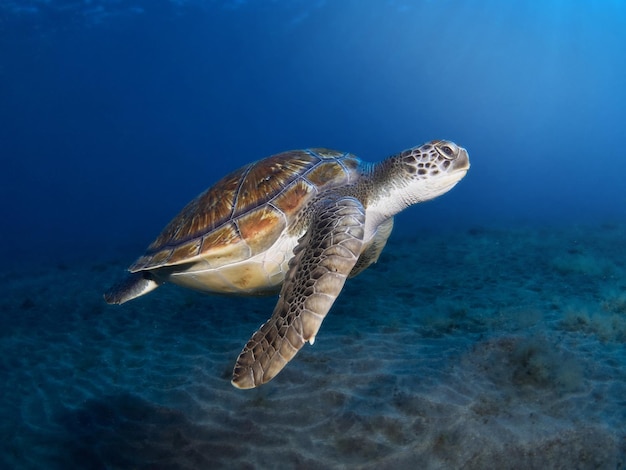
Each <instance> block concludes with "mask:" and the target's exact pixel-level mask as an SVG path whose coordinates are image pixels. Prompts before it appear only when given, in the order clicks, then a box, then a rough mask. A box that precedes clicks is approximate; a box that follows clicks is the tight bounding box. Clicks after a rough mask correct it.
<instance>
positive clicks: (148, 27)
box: [0, 0, 626, 262]
mask: <svg viewBox="0 0 626 470" xmlns="http://www.w3.org/2000/svg"><path fill="white" fill-rule="evenodd" d="M624 51H626V6H624V5H623V4H622V3H621V2H618V1H609V0H605V1H595V2H590V1H583V0H570V1H559V0H543V1H541V2H539V1H525V2H524V1H506V2H503V1H499V0H498V1H495V0H493V1H488V0H483V1H471V2H470V1H462V0H442V1H425V0H424V1H406V2H402V1H371V0H369V1H364V0H359V1H357V0H341V1H339V0H337V1H327V2H325V1H304V0H302V1H282V2H281V1H272V2H265V1H249V2H246V1H231V2H211V1H188V2H185V1H165V0H150V1H147V0H144V1H141V0H138V1H132V2H131V1H128V2H124V1H97V0H93V1H87V2H75V1H50V2H48V1H25V0H24V1H1V2H0V159H1V166H0V195H1V201H2V220H3V222H2V230H1V234H0V237H1V243H0V255H1V256H2V258H3V259H5V260H9V262H10V261H15V260H20V259H23V258H27V259H29V260H37V259H51V260H58V259H63V258H64V257H70V256H76V255H78V256H96V255H101V254H105V255H107V254H116V255H117V254H119V253H121V252H124V254H125V255H126V253H127V252H126V251H125V250H127V249H128V250H129V252H130V250H131V249H132V250H133V252H132V253H135V252H137V253H136V254H138V251H140V250H141V249H142V248H143V247H144V246H145V245H146V244H147V243H149V242H150V241H151V240H152V239H153V238H154V236H155V235H156V234H157V233H158V231H159V230H160V229H161V227H162V226H163V225H164V224H165V223H166V222H167V221H168V220H169V219H170V218H171V217H172V216H173V215H174V214H175V213H176V212H177V211H178V210H179V209H180V208H181V207H182V206H183V205H184V204H185V203H186V202H187V201H188V200H189V199H191V198H192V197H194V196H195V195H196V194H197V193H199V192H200V191H202V190H203V189H204V188H205V187H207V186H208V185H210V184H211V183H213V182H214V181H216V180H217V179H218V178H219V177H220V176H222V175H223V174H224V173H225V172H227V171H229V170H232V169H233V168H236V167H238V166H240V165H242V164H244V163H246V162H248V161H250V160H255V159H258V158H262V157H264V156H267V155H269V154H272V153H276V152H279V151H282V150H287V149H291V148H302V147H308V146H326V147H331V148H337V149H340V150H347V151H351V152H354V153H356V154H357V155H359V156H360V157H361V158H363V159H365V160H379V159H381V158H384V157H386V156H388V155H390V154H392V153H395V152H397V151H400V150H402V149H404V148H406V147H410V146H413V145H417V144H420V143H422V142H424V141H427V140H430V139H433V138H447V139H451V140H454V141H456V142H457V143H459V144H460V145H463V146H465V147H466V148H468V150H469V151H470V156H471V158H472V169H471V171H470V173H469V174H468V176H467V177H466V179H465V180H464V181H463V182H462V183H461V184H460V185H459V186H458V187H457V188H455V189H454V190H453V191H452V192H451V193H450V194H448V195H446V196H444V197H442V198H441V199H439V200H438V201H436V202H432V203H429V204H425V205H423V206H422V207H419V208H413V209H412V210H411V211H408V212H407V213H406V215H403V216H402V217H401V218H400V221H399V223H398V224H397V225H396V227H397V229H396V231H398V232H400V233H401V234H404V235H411V234H415V233H419V231H420V230H425V229H439V228H442V227H443V228H449V227H472V226H476V225H516V224H527V223H539V224H544V223H550V224H552V223H557V224H558V223H583V224H586V223H596V222H604V221H615V220H622V219H623V217H624V215H625V214H626V190H625V189H624V174H625V170H626V161H625V158H624V157H625V156H626V152H625V151H624V129H625V126H626V86H625V85H624V84H625V83H626V53H625V52H624Z"/></svg>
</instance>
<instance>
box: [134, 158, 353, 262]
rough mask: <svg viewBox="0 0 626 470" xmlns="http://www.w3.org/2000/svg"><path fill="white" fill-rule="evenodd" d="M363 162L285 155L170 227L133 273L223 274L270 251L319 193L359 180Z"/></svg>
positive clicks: (242, 175)
mask: <svg viewBox="0 0 626 470" xmlns="http://www.w3.org/2000/svg"><path fill="white" fill-rule="evenodd" d="M359 164H360V160H359V159H358V158H356V157H355V156H353V155H351V154H348V153H346V154H344V153H340V152H336V151H333V150H328V149H307V150H296V151H290V152H284V153H280V154H277V155H274V156H272V157H269V158H266V159H264V160H260V161H258V162H255V163H252V164H250V165H247V166H245V167H243V168H241V169H239V170H237V171H234V172H232V173H230V174H229V175H227V176H225V177H224V178H223V179H221V180H220V181H218V182H217V183H216V184H215V185H214V186H212V187H211V188H209V189H208V190H206V191H205V192H203V193H202V194H200V195H199V196H198V197H197V198H196V199H194V200H193V201H191V202H190V203H189V204H188V205H187V206H185V207H184V208H183V210H182V211H181V212H180V213H179V214H178V215H177V216H176V217H175V218H174V219H173V220H172V221H171V222H170V223H169V224H168V225H167V226H166V227H165V229H164V230H163V231H162V232H161V234H160V235H159V236H158V237H157V239H156V240H155V241H154V242H153V243H152V244H151V245H150V246H149V247H148V249H147V251H146V253H145V254H144V255H143V256H141V257H140V258H139V259H138V260H137V261H136V262H135V263H134V264H133V265H132V266H131V267H130V268H129V269H130V271H131V272H137V271H141V270H144V269H154V268H158V267H165V266H173V265H178V264H181V263H192V262H195V261H198V258H204V262H205V263H206V265H207V267H211V268H218V267H221V266H225V265H227V264H229V263H233V262H236V261H241V260H244V259H247V258H249V257H251V256H254V255H255V254H258V253H260V252H262V251H264V250H267V249H268V248H269V247H271V246H272V244H273V243H274V242H275V241H276V240H277V239H278V237H280V235H281V234H282V233H283V232H284V231H285V230H286V229H287V228H288V226H289V225H290V224H291V223H292V222H293V221H294V220H295V219H296V218H297V215H298V214H299V213H300V211H301V210H302V209H303V208H304V207H305V206H306V204H307V203H308V202H309V201H310V199H311V198H312V197H314V196H315V195H316V194H318V193H319V191H322V190H325V189H329V188H332V187H336V186H341V185H344V184H348V183H350V182H352V181H353V180H354V179H356V178H357V175H356V170H357V169H358V167H359Z"/></svg>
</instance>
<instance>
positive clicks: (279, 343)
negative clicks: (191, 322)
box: [232, 197, 365, 388]
mask: <svg viewBox="0 0 626 470" xmlns="http://www.w3.org/2000/svg"><path fill="white" fill-rule="evenodd" d="M364 224H365V209H364V208H363V205H362V204H361V203H360V202H359V201H358V200H357V199H355V198H352V197H342V198H338V199H333V198H326V199H323V200H322V201H320V202H319V203H317V204H316V206H315V211H314V213H313V214H312V221H311V224H310V226H309V229H308V230H307V232H306V234H305V235H304V236H303V237H302V238H301V239H300V240H299V242H298V246H297V247H296V249H295V250H294V256H293V258H292V259H291V261H290V262H289V271H288V273H287V276H286V278H285V282H284V284H283V286H282V289H281V292H280V298H279V300H278V303H277V304H276V307H275V308H274V313H273V314H272V316H271V318H270V319H269V320H268V321H267V322H265V324H263V326H261V328H260V329H259V330H257V332H256V333H254V334H253V335H252V338H250V341H248V343H247V344H246V346H245V347H244V348H243V351H241V354H239V357H238V358H237V363H236V364H235V369H234V371H233V379H232V384H233V385H234V386H235V387H237V388H254V387H257V386H259V385H261V384H264V383H266V382H269V381H270V380H271V379H272V378H273V377H274V376H275V375H276V374H278V373H279V372H280V371H281V370H282V368H283V367H285V365H286V364H287V363H288V362H289V361H290V360H291V359H292V358H293V357H294V356H295V355H296V353H297V352H298V351H299V350H300V348H301V347H302V346H303V345H304V343H305V342H306V341H309V342H310V343H311V344H313V341H314V340H315V335H316V334H317V331H318V330H319V328H320V325H321V324H322V320H324V317H325V316H326V314H327V313H328V311H329V310H330V307H331V306H332V304H333V302H334V301H335V299H336V298H337V296H338V295H339V292H341V289H342V288H343V285H344V283H345V281H346V277H347V276H348V274H350V271H352V268H353V267H354V265H355V264H356V262H357V260H358V259H359V255H360V253H361V248H362V245H363V227H364Z"/></svg>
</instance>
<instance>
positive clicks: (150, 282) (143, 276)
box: [104, 272, 162, 304]
mask: <svg viewBox="0 0 626 470" xmlns="http://www.w3.org/2000/svg"><path fill="white" fill-rule="evenodd" d="M161 284H162V283H160V282H157V281H155V280H154V279H153V278H152V276H150V274H148V273H145V272H138V273H131V274H129V275H127V276H126V277H125V278H124V279H122V280H121V281H120V282H118V283H117V284H115V285H114V286H113V287H111V288H110V289H109V290H108V291H106V292H105V294H104V300H105V301H106V303H108V304H123V303H124V302H127V301H129V300H132V299H134V298H136V297H139V296H140V295H144V294H147V293H148V292H150V291H153V290H154V289H156V288H157V287H159V286H160V285H161Z"/></svg>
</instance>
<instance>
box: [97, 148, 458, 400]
mask: <svg viewBox="0 0 626 470" xmlns="http://www.w3.org/2000/svg"><path fill="white" fill-rule="evenodd" d="M469 166H470V164H469V157H468V154H467V151H466V150H465V149H463V148H461V147H459V146H457V145H455V144H454V143H452V142H449V141H444V140H435V141H431V142H428V143H426V144H424V145H422V146H418V147H413V148H410V149H408V150H405V151H403V152H401V153H398V154H396V155H394V156H392V157H389V158H388V159H386V160H383V161H382V162H380V163H376V164H370V163H364V162H361V161H360V160H359V159H358V158H357V157H355V156H354V155H352V154H350V153H345V152H338V151H335V150H329V149H325V148H312V149H306V150H294V151H290V152H284V153H280V154H277V155H274V156H271V157H268V158H266V159H264V160H259V161H257V162H254V163H251V164H249V165H247V166H244V167H243V168H240V169H239V170H236V171H234V172H232V173H230V174H229V175H227V176H225V177H224V178H222V179H221V180H220V181H218V182H217V183H216V184H215V185H214V186H213V187H211V188H209V189H208V190H206V191H205V192H203V193H202V194H200V195H199V196H198V197H197V198H195V199H194V200H193V201H191V202H190V203H189V204H187V206H185V207H184V208H183V210H182V211H181V212H180V214H178V215H177V216H176V217H175V218H174V219H173V220H172V221H171V222H170V223H169V224H168V225H167V226H166V227H165V228H164V229H163V231H162V232H161V234H160V235H159V236H158V237H157V239H156V240H155V241H154V242H153V243H152V244H151V245H150V246H149V247H148V249H147V251H146V253H145V254H144V255H143V256H141V257H140V258H139V259H138V260H137V261H135V263H134V264H133V265H131V266H130V268H129V271H130V275H128V276H127V277H126V279H125V280H123V281H122V282H120V283H119V284H117V285H115V286H114V287H112V288H111V289H110V290H109V291H108V292H107V293H106V294H105V295H104V297H105V300H106V301H107V302H108V303H111V304H121V303H124V302H126V301H127V300H130V299H133V298H135V297H139V296H140V295H143V294H146V293H148V292H150V291H151V290H153V289H155V288H157V287H158V286H159V285H161V284H163V283H164V282H172V283H174V284H178V285H181V286H184V287H189V288H193V289H197V290H200V291H205V292H214V293H221V294H232V295H265V294H273V293H278V292H280V296H279V298H278V302H277V304H276V307H275V308H274V312H273V314H272V316H271V318H270V319H269V320H268V321H267V322H265V323H264V324H263V325H262V326H261V327H260V328H259V329H258V330H257V331H256V333H254V334H253V335H252V337H251V338H250V340H249V341H248V343H247V344H246V345H245V347H244V348H243V350H242V352H241V354H240V355H239V357H238V359H237V362H236V364H235V368H234V371H233V378H232V383H233V385H234V386H236V387H238V388H253V387H256V386H259V385H261V384H264V383H266V382H268V381H269V380H271V379H272V378H273V377H274V376H275V375H276V374H278V372H280V371H281V370H282V368H283V367H285V365H286V364H287V363H288V362H289V361H290V360H291V359H292V358H293V357H294V356H295V354H296V353H297V352H298V350H300V348H301V347H302V346H303V345H304V343H305V342H306V341H308V342H309V343H311V344H313V341H314V340H315V335H316V334H317V331H318V330H319V328H320V325H321V323H322V320H323V319H324V317H325V316H326V314H327V313H328V311H329V309H330V307H331V306H332V304H333V302H334V301H335V298H336V297H337V295H339V292H340V291H341V289H342V287H343V285H344V282H345V280H346V278H347V277H352V276H355V275H357V274H359V273H360V272H361V271H363V270H364V269H366V268H367V267H368V266H369V265H371V264H372V263H374V262H376V260H377V259H378V256H379V255H380V253H381V251H382V249H383V248H384V246H385V243H386V242H387V238H388V237H389V234H390V233H391V229H392V227H393V216H394V215H395V214H397V213H398V212H400V211H401V210H403V209H404V208H406V207H408V206H410V205H412V204H415V203H418V202H422V201H426V200H429V199H433V198H435V197H437V196H439V195H441V194H444V193H445V192H447V191H448V190H450V189H451V188H452V187H453V186H454V185H456V184H457V183H458V182H459V181H460V180H461V178H463V176H465V174H466V173H467V171H468V169H469Z"/></svg>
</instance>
